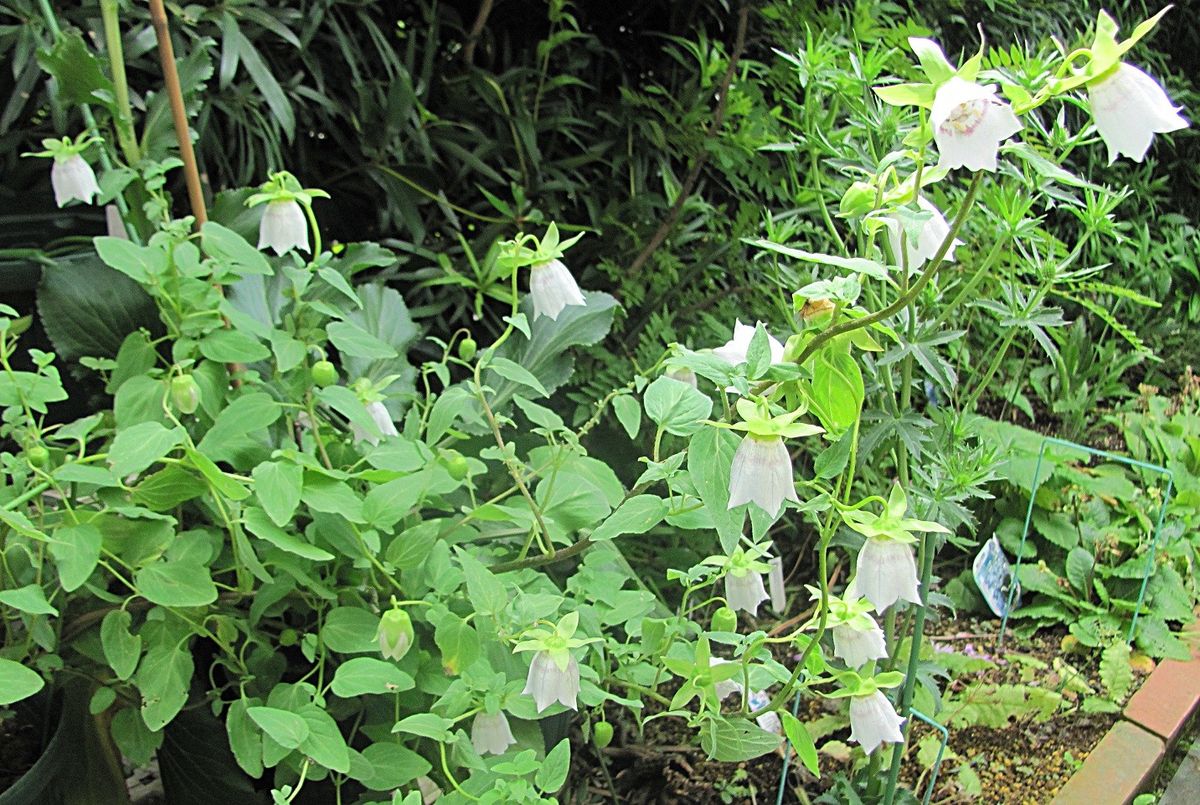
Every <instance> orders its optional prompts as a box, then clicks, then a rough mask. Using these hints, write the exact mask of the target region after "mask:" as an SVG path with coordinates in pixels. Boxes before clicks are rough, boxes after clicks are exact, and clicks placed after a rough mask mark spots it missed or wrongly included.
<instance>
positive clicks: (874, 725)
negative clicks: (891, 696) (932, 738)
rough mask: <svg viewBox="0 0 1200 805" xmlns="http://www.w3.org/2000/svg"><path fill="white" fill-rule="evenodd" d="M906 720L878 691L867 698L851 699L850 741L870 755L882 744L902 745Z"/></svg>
mask: <svg viewBox="0 0 1200 805" xmlns="http://www.w3.org/2000/svg"><path fill="white" fill-rule="evenodd" d="M903 723H904V719H903V718H901V717H900V716H899V715H897V713H896V709H895V708H894V707H892V703H891V702H889V701H888V699H887V697H886V696H884V695H883V694H882V693H880V692H879V691H878V690H877V691H875V692H873V693H871V694H869V695H867V696H851V697H850V740H852V741H857V742H858V743H859V744H860V745H861V746H862V748H863V751H864V752H866V753H867V754H868V755H869V754H871V753H872V752H874V751H875V750H876V749H877V748H878V747H879V745H880V744H884V743H902V742H903V741H904V735H903V733H901V732H900V725H901V724H903Z"/></svg>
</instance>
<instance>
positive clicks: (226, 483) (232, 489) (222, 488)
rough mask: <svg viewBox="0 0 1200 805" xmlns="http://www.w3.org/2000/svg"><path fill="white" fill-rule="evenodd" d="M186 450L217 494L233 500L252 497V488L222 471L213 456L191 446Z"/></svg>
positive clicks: (189, 457) (194, 464) (189, 458)
mask: <svg viewBox="0 0 1200 805" xmlns="http://www.w3.org/2000/svg"><path fill="white" fill-rule="evenodd" d="M185 452H186V453H187V457H188V461H190V462H192V465H193V466H194V467H195V468H196V469H198V470H200V473H201V474H202V475H203V476H204V478H205V479H206V480H207V481H208V483H209V484H210V485H211V486H212V488H213V490H214V491H215V492H216V493H217V494H219V495H223V496H224V497H227V498H230V499H231V500H245V499H246V498H248V497H250V490H249V489H247V488H246V487H244V486H242V485H241V483H240V482H238V481H237V480H236V479H234V478H231V477H229V476H228V475H226V474H225V473H224V472H222V471H221V468H220V467H218V466H217V465H216V464H215V463H213V460H212V459H211V458H209V457H208V456H206V455H204V454H203V453H201V452H200V451H199V450H193V449H191V448H190V447H189V448H187V449H186V450H185Z"/></svg>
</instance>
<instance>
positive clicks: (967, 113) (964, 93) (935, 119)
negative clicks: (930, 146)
mask: <svg viewBox="0 0 1200 805" xmlns="http://www.w3.org/2000/svg"><path fill="white" fill-rule="evenodd" d="M930 122H931V123H932V124H933V139H934V142H936V143H937V148H938V154H939V159H938V166H939V167H942V168H945V169H947V170H949V169H952V168H967V169H968V170H973V171H978V170H986V171H994V170H996V155H997V153H998V152H999V150H1000V143H1002V142H1003V141H1004V140H1006V139H1008V138H1009V137H1011V136H1013V135H1014V134H1016V133H1017V132H1018V131H1020V130H1021V128H1022V126H1021V121H1019V120H1017V116H1016V115H1014V114H1013V111H1012V108H1011V107H1010V106H1009V105H1008V104H1007V103H1005V102H1004V101H1002V100H1000V99H999V98H997V97H996V86H995V85H994V84H989V85H987V86H981V85H979V84H976V83H974V82H972V81H966V80H964V79H962V78H960V77H958V76H957V75H956V76H953V77H951V78H950V79H949V80H947V81H946V82H945V83H944V84H942V85H941V86H940V87H938V89H937V92H936V93H935V95H934V97H933V109H932V111H931V113H930Z"/></svg>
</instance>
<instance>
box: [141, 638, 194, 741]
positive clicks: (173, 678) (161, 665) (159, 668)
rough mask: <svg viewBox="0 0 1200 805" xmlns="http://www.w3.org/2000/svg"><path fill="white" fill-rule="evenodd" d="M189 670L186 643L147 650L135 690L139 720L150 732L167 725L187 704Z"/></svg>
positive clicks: (189, 660)
mask: <svg viewBox="0 0 1200 805" xmlns="http://www.w3.org/2000/svg"><path fill="white" fill-rule="evenodd" d="M193 669H194V666H193V663H192V652H191V650H190V649H189V648H188V646H187V643H186V641H185V642H184V643H181V644H176V643H170V644H168V645H155V646H151V647H150V650H149V651H147V652H146V656H145V657H144V658H142V664H141V665H140V666H139V667H138V672H137V686H138V689H139V690H140V691H141V692H142V720H143V721H145V722H146V726H147V727H149V728H150V730H151V731H152V732H157V731H158V730H160V729H162V728H163V727H165V726H166V725H167V724H169V723H170V722H171V719H173V718H175V716H176V714H178V713H179V711H180V710H182V709H183V705H184V704H185V703H187V695H188V686H189V684H190V683H191V680H192V671H193Z"/></svg>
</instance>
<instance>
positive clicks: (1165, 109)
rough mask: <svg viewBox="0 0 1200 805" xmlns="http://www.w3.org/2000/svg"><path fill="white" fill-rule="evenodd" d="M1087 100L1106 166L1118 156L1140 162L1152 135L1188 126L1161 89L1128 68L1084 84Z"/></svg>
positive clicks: (1149, 79) (1150, 79)
mask: <svg viewBox="0 0 1200 805" xmlns="http://www.w3.org/2000/svg"><path fill="white" fill-rule="evenodd" d="M1088 99H1089V100H1090V101H1091V104H1092V117H1094V118H1095V120H1096V129H1097V130H1098V131H1099V132H1100V136H1101V137H1102V138H1103V139H1104V143H1105V145H1107V146H1108V164H1110V165H1111V164H1112V163H1114V162H1116V161H1117V157H1118V156H1120V155H1121V154H1124V155H1125V156H1127V157H1129V158H1130V159H1132V160H1133V161H1134V162H1141V161H1142V160H1143V159H1144V158H1145V157H1146V152H1147V151H1148V150H1150V143H1151V142H1152V141H1153V140H1154V135H1155V134H1156V133H1158V134H1161V133H1164V132H1168V131H1177V130H1179V129H1182V128H1186V127H1187V125H1188V122H1187V121H1186V120H1184V119H1183V118H1182V117H1180V115H1179V109H1180V107H1178V106H1174V105H1172V104H1171V99H1170V98H1168V97H1167V93H1166V91H1165V90H1163V88H1162V85H1161V84H1159V83H1158V82H1157V81H1155V80H1154V79H1153V78H1151V77H1150V76H1149V75H1147V74H1146V73H1144V72H1143V71H1142V70H1140V69H1138V68H1137V67H1134V66H1133V65H1132V64H1125V63H1122V64H1118V65H1117V66H1116V67H1115V68H1113V69H1112V70H1109V71H1108V72H1107V73H1105V74H1104V75H1102V76H1101V77H1100V78H1099V79H1098V80H1096V81H1093V82H1092V83H1090V84H1088Z"/></svg>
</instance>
